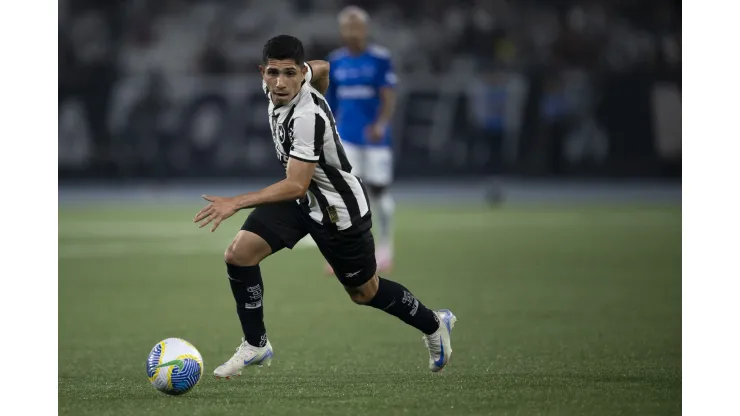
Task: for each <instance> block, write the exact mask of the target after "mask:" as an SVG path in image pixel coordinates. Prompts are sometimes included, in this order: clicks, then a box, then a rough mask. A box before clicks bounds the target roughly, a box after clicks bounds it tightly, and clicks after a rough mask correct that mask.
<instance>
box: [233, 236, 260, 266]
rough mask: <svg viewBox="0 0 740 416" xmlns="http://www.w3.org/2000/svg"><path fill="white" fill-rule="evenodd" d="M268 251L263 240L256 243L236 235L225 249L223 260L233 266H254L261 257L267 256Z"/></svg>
mask: <svg viewBox="0 0 740 416" xmlns="http://www.w3.org/2000/svg"><path fill="white" fill-rule="evenodd" d="M258 243H262V244H258ZM270 252H271V250H270V246H269V245H267V243H265V242H264V241H259V242H257V243H256V242H252V241H249V239H248V238H245V237H243V236H241V235H238V236H237V237H236V238H235V239H234V241H232V242H231V244H230V245H229V247H228V248H227V249H226V252H225V253H224V261H225V262H226V263H227V264H231V265H234V266H244V267H246V266H256V265H257V264H259V263H260V262H261V261H262V259H264V258H265V257H267V256H269V255H270Z"/></svg>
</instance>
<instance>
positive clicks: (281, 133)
mask: <svg viewBox="0 0 740 416" xmlns="http://www.w3.org/2000/svg"><path fill="white" fill-rule="evenodd" d="M277 134H278V140H279V141H280V143H285V127H283V125H282V124H278V128H277Z"/></svg>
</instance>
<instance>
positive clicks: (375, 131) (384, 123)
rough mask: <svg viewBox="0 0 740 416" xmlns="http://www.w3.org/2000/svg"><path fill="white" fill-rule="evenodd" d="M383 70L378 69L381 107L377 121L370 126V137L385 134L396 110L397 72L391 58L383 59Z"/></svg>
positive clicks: (377, 137) (377, 138)
mask: <svg viewBox="0 0 740 416" xmlns="http://www.w3.org/2000/svg"><path fill="white" fill-rule="evenodd" d="M382 62H383V63H382V64H381V68H380V69H381V70H380V71H378V78H377V79H376V87H377V88H378V95H379V96H380V109H378V116H377V118H376V119H375V122H373V124H372V125H371V126H370V132H369V134H370V138H371V139H373V140H380V139H381V138H382V137H383V136H384V135H385V132H386V130H387V129H388V126H389V125H390V123H391V119H392V118H393V113H394V112H395V110H396V91H395V89H394V88H395V86H396V73H395V72H394V71H393V65H392V64H391V61H390V59H388V60H385V61H382Z"/></svg>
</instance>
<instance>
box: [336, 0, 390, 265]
mask: <svg viewBox="0 0 740 416" xmlns="http://www.w3.org/2000/svg"><path fill="white" fill-rule="evenodd" d="M338 20H339V27H340V33H341V35H342V38H343V40H344V42H345V44H346V46H345V47H343V48H341V49H338V50H336V51H334V52H332V53H331V54H330V55H329V63H330V64H331V74H330V80H331V82H330V83H329V89H328V91H327V94H326V98H327V101H328V103H329V106H330V107H331V108H332V109H333V110H334V112H335V113H336V115H337V130H339V135H340V136H341V137H342V142H343V143H344V150H345V152H346V154H347V159H349V163H350V164H351V165H352V169H353V170H352V173H353V174H354V175H356V176H358V177H360V178H361V179H362V180H363V182H364V183H365V184H366V185H367V187H368V190H369V195H370V206H372V209H373V213H375V214H376V215H375V218H376V219H377V222H378V225H379V228H378V229H377V234H376V236H377V237H378V251H377V253H376V258H377V260H378V270H380V271H381V272H390V271H391V269H392V267H393V223H392V220H393V211H394V209H395V204H394V201H393V197H392V196H391V194H390V191H389V190H388V186H389V185H390V184H391V181H392V179H393V149H392V147H391V132H390V129H389V124H390V122H391V117H393V110H394V107H395V102H396V96H395V92H394V87H395V85H396V74H395V73H394V72H393V65H392V63H391V56H390V52H389V51H388V49H386V48H383V47H381V46H378V45H372V44H368V39H367V37H368V35H367V29H368V15H367V13H366V12H365V11H364V10H362V9H360V8H358V7H356V6H349V7H347V8H345V9H343V10H342V11H341V12H340V13H339V17H338ZM327 269H328V270H329V271H330V269H329V268H327Z"/></svg>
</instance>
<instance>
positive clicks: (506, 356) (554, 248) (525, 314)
mask: <svg viewBox="0 0 740 416" xmlns="http://www.w3.org/2000/svg"><path fill="white" fill-rule="evenodd" d="M199 208H200V207H199V206H197V205H194V206H192V207H173V206H163V207H152V206H149V207H147V206H132V207H116V208H111V207H98V206H96V207H91V208H88V209H80V208H71V207H66V208H61V209H60V212H59V380H58V387H59V410H60V414H62V415H158V416H162V415H239V414H241V415H257V414H274V415H283V414H295V415H361V414H362V415H364V414H377V415H390V414H421V415H473V414H475V415H482V414H496V415H538V414H543V415H544V414H548V415H550V414H560V415H612V414H614V415H617V414H625V415H627V414H629V415H633V414H644V415H673V414H680V412H681V208H680V206H679V205H660V206H577V207H574V206H550V207H506V208H503V209H495V210H489V209H485V208H481V207H448V208H444V207H438V208H434V207H413V206H404V207H401V208H400V209H399V212H398V219H397V264H396V270H395V271H394V273H393V274H392V275H391V276H390V278H393V279H395V280H398V281H400V282H401V283H403V284H404V285H406V286H407V287H409V288H410V289H411V290H412V291H413V292H414V293H415V294H416V295H417V296H418V297H419V298H420V299H421V300H422V301H423V302H425V303H426V304H427V305H428V306H430V307H432V308H450V309H451V310H452V311H453V312H455V314H456V315H457V317H458V324H457V327H456V328H455V330H454V332H453V338H452V341H453V348H454V353H453V358H452V361H451V363H450V365H449V367H448V368H447V369H445V371H443V372H442V373H440V374H431V373H430V372H429V371H428V370H427V359H428V356H427V351H426V349H425V348H424V345H423V343H422V341H421V335H420V334H419V333H418V332H416V331H415V330H413V329H412V328H409V327H407V326H405V325H404V324H403V323H402V322H401V321H399V320H397V319H396V318H393V317H390V316H387V315H385V314H383V313H381V312H379V311H377V310H374V309H371V308H368V307H360V306H356V305H354V304H353V303H352V302H351V301H350V300H349V298H348V297H347V295H346V294H345V293H344V291H343V290H342V288H341V287H340V286H339V284H338V283H337V282H336V281H335V279H334V278H330V277H326V276H324V275H323V269H322V268H323V259H322V258H321V256H320V254H319V252H318V250H316V249H315V248H311V247H306V248H303V247H302V248H300V249H295V250H293V251H292V252H291V251H287V250H284V251H283V252H280V253H278V254H277V255H274V256H272V257H271V258H269V259H268V260H266V261H265V262H264V263H263V265H262V273H263V277H264V281H265V317H266V318H265V319H266V324H267V328H268V334H269V336H270V340H271V342H272V344H273V346H274V348H275V361H273V365H272V367H270V368H266V369H257V368H249V369H248V370H249V371H245V374H244V375H243V376H242V377H240V378H237V379H233V380H228V381H226V380H216V379H214V378H213V377H212V371H213V369H214V368H215V366H216V365H218V364H220V363H221V362H223V361H224V360H225V359H227V358H228V357H230V356H231V354H232V353H233V352H234V349H235V348H236V347H237V346H238V343H239V339H240V336H241V334H240V327H239V324H238V321H237V317H236V314H235V310H234V302H233V299H232V297H231V292H230V290H229V285H228V281H227V278H226V272H225V267H224V264H223V251H224V249H225V247H226V245H227V244H228V243H229V242H230V241H231V238H232V237H233V235H234V233H235V231H236V230H237V229H238V228H239V226H240V225H241V221H242V220H243V218H244V217H245V214H239V215H237V216H236V217H235V218H233V219H231V220H229V221H227V222H226V223H224V224H222V226H221V228H220V229H219V230H218V231H217V232H216V233H213V234H211V233H209V232H207V231H206V230H198V229H197V227H196V226H195V225H194V224H192V223H191V222H190V221H191V219H192V217H193V215H194V214H195V212H196V211H197V209H199ZM167 337H181V338H184V339H187V340H188V341H190V342H192V343H193V344H194V345H195V346H196V347H197V348H198V349H199V350H200V352H201V354H202V355H203V358H204V361H205V367H206V372H205V374H204V376H203V378H202V379H201V382H200V384H199V385H198V386H197V387H196V388H195V389H194V390H193V391H191V392H190V393H188V394H186V395H185V396H181V397H169V396H166V395H164V394H161V393H159V392H157V391H156V390H155V389H154V388H153V387H152V386H151V385H150V384H149V382H148V380H147V377H146V371H145V361H146V357H147V355H148V353H149V351H150V349H151V348H152V347H153V346H154V344H155V343H156V342H158V341H160V340H161V339H164V338H167Z"/></svg>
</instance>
